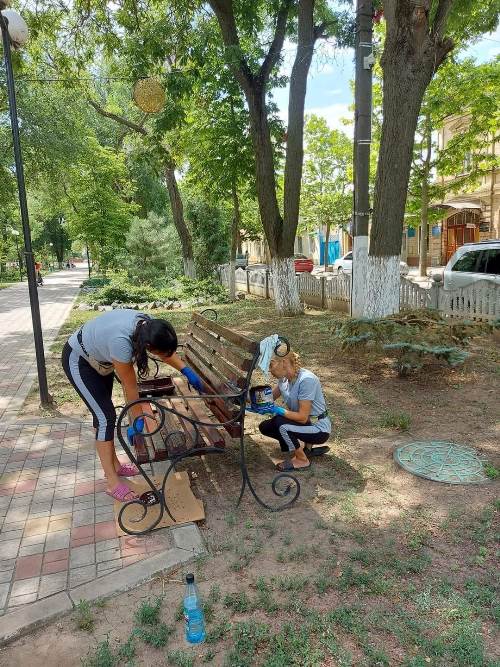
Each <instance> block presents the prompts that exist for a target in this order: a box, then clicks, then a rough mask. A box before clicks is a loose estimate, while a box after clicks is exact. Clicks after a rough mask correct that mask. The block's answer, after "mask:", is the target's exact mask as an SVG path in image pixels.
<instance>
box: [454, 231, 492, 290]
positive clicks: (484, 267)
mask: <svg viewBox="0 0 500 667" xmlns="http://www.w3.org/2000/svg"><path fill="white" fill-rule="evenodd" d="M478 280H489V281H491V282H493V283H495V284H497V285H500V240H493V239H492V240H489V241H479V242H476V243H465V244H464V245H463V246H461V247H460V248H459V249H458V250H457V251H456V252H455V253H454V254H453V255H452V256H451V257H450V260H449V262H448V264H447V265H446V266H445V268H444V272H443V285H444V288H445V289H448V290H451V289H458V288H460V287H467V285H471V284H472V283H475V282H477V281H478Z"/></svg>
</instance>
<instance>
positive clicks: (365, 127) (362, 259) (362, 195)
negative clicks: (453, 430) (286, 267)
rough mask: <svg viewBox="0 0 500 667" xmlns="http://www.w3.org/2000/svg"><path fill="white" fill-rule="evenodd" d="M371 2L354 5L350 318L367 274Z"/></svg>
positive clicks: (361, 306) (361, 301)
mask: <svg viewBox="0 0 500 667" xmlns="http://www.w3.org/2000/svg"><path fill="white" fill-rule="evenodd" d="M372 31H373V2H372V0H357V4H356V81H355V88H354V107H355V112H354V113H355V116H354V211H353V220H354V230H353V231H354V238H353V262H352V276H351V280H352V283H351V315H352V316H353V317H363V315H364V312H365V295H366V283H367V272H368V223H369V220H370V212H371V211H370V193H369V185H370V144H371V140H372V68H373V65H374V63H375V58H374V56H373V43H372Z"/></svg>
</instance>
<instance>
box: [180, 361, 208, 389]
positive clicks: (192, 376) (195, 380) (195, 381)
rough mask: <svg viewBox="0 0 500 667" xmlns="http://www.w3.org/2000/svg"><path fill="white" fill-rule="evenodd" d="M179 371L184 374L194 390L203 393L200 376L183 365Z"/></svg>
mask: <svg viewBox="0 0 500 667" xmlns="http://www.w3.org/2000/svg"><path fill="white" fill-rule="evenodd" d="M181 373H182V374H183V375H184V377H185V378H186V380H187V381H188V383H189V384H190V385H191V386H192V387H193V388H194V389H196V391H199V392H200V394H202V393H203V382H202V381H201V378H200V377H198V375H196V373H195V372H194V371H193V369H192V368H189V366H184V368H183V369H182V370H181Z"/></svg>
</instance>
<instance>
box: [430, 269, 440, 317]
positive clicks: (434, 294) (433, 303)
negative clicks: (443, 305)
mask: <svg viewBox="0 0 500 667" xmlns="http://www.w3.org/2000/svg"><path fill="white" fill-rule="evenodd" d="M436 278H438V280H436V279H435V278H434V277H433V278H432V279H431V280H432V282H431V299H430V304H429V305H430V308H433V309H435V310H439V290H440V289H441V287H442V285H441V281H440V280H439V278H441V276H439V277H438V276H436Z"/></svg>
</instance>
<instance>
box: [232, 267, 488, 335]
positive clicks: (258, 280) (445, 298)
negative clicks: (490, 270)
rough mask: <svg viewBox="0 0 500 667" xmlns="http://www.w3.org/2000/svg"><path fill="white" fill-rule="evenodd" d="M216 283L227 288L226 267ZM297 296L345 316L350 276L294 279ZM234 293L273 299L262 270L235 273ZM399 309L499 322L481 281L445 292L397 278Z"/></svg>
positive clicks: (266, 274) (437, 286)
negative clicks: (433, 311)
mask: <svg viewBox="0 0 500 667" xmlns="http://www.w3.org/2000/svg"><path fill="white" fill-rule="evenodd" d="M219 277H220V281H221V283H222V284H223V285H226V287H227V286H228V285H229V267H228V266H227V265H225V266H221V267H219ZM296 280H297V283H298V288H299V294H300V297H301V299H302V301H303V302H304V303H307V304H309V305H310V306H315V307H317V308H323V309H328V310H339V311H343V312H349V305H350V299H351V276H350V275H348V274H342V275H339V276H337V275H330V276H325V275H321V276H313V275H311V274H310V273H300V274H299V275H297V276H296ZM236 290H237V291H239V292H246V293H247V294H254V295H256V296H261V297H263V298H265V299H273V298H274V292H273V284H272V279H271V275H270V273H269V271H266V270H264V269H249V270H246V271H245V270H244V269H236ZM400 307H401V309H402V310H404V309H409V308H411V309H418V308H433V309H437V310H439V311H440V313H441V314H442V315H444V316H445V317H450V318H459V319H462V320H472V321H477V322H492V321H493V320H498V319H500V285H496V284H494V283H492V282H490V281H487V280H481V281H479V282H477V283H474V284H473V285H470V286H468V287H463V288H461V289H457V290H445V289H444V288H443V286H442V284H441V283H436V282H433V283H432V285H431V287H427V288H426V287H422V286H421V285H418V284H417V283H414V282H412V281H411V280H408V279H407V278H401V287H400Z"/></svg>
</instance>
